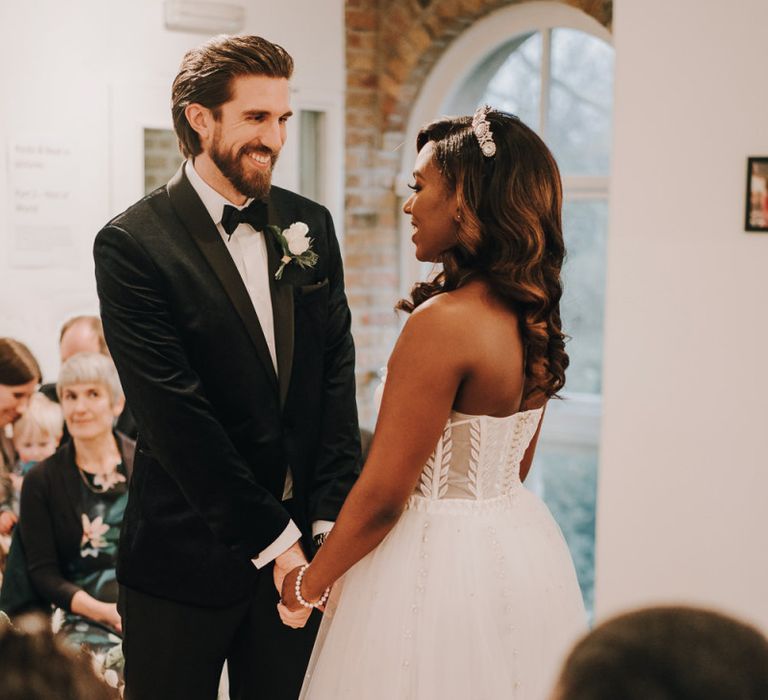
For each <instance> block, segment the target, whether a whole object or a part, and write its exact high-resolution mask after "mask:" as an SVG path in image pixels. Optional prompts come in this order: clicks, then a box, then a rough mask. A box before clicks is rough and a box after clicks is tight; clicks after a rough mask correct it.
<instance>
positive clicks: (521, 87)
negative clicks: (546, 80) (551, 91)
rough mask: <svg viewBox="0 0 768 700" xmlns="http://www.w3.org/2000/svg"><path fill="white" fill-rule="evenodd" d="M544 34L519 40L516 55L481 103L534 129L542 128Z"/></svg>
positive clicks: (496, 76)
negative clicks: (508, 114)
mask: <svg viewBox="0 0 768 700" xmlns="http://www.w3.org/2000/svg"><path fill="white" fill-rule="evenodd" d="M541 43H542V42H541V34H539V33H536V34H528V35H527V36H522V37H518V38H517V39H515V40H514V42H512V43H511V44H510V45H509V46H511V47H512V52H511V53H510V54H509V56H508V57H507V58H506V60H505V61H504V62H503V63H502V64H501V67H500V68H499V69H498V70H497V71H496V73H495V74H494V75H493V77H492V78H491V79H490V81H489V82H488V85H487V87H486V88H485V92H484V93H483V95H482V98H481V99H480V100H479V103H480V104H483V103H487V104H489V105H491V106H492V107H495V108H497V109H503V110H504V111H506V112H511V113H512V114H516V115H517V116H518V117H520V119H521V120H522V121H524V122H525V123H526V124H528V126H530V127H531V128H532V129H536V130H538V128H539V101H540V99H541Z"/></svg>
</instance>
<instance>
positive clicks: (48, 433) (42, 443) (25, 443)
mask: <svg viewBox="0 0 768 700" xmlns="http://www.w3.org/2000/svg"><path fill="white" fill-rule="evenodd" d="M63 427H64V418H63V416H62V415H61V407H60V406H59V405H58V404H57V403H54V402H53V401H50V400H48V399H47V398H45V395H43V394H41V393H39V392H38V393H35V394H32V396H31V397H30V399H29V406H28V407H27V410H26V412H25V413H24V415H23V416H22V417H21V418H19V420H17V421H16V422H15V423H14V424H13V447H14V449H15V450H16V454H17V455H18V460H17V462H16V464H15V465H14V467H13V470H12V472H11V474H10V479H11V482H12V484H13V489H12V491H13V493H12V495H11V496H10V497H8V498H7V499H6V500H5V502H3V503H1V504H0V510H6V509H8V508H11V509H12V512H13V514H14V515H17V514H18V512H19V494H20V493H21V482H22V479H23V478H24V475H25V474H26V473H27V472H28V471H29V470H30V469H31V468H32V467H33V466H34V465H35V464H37V463H38V462H41V461H42V460H44V459H46V458H47V457H50V456H51V455H52V454H53V453H54V452H56V449H57V448H58V446H59V441H60V440H61V434H62V430H63ZM9 533H10V529H6V528H5V527H4V526H3V523H0V534H2V535H7V534H9Z"/></svg>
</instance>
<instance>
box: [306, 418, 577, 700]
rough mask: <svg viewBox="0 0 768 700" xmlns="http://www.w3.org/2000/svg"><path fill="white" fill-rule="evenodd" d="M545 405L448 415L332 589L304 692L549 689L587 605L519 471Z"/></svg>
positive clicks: (372, 694)
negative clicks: (405, 497) (371, 546)
mask: <svg viewBox="0 0 768 700" xmlns="http://www.w3.org/2000/svg"><path fill="white" fill-rule="evenodd" d="M541 413H542V411H541V409H537V410H532V411H524V412H520V413H516V414H514V415H512V416H508V417H505V418H494V417H491V416H471V415H466V414H463V413H457V412H455V411H454V412H452V414H451V417H450V420H449V421H448V423H447V424H446V426H445V429H444V431H443V434H442V437H441V438H440V440H439V441H438V444H437V446H436V448H435V451H434V453H433V454H432V456H431V457H430V459H429V460H428V462H427V464H426V465H425V466H424V469H423V471H422V473H421V478H420V481H419V484H418V486H417V488H416V491H415V493H414V494H413V495H412V496H411V497H410V499H409V501H408V505H407V508H406V510H405V511H404V512H403V514H402V516H401V517H400V519H399V520H398V522H397V524H396V525H395V526H394V528H393V529H392V530H391V532H390V533H389V535H388V536H387V537H386V538H385V539H384V541H383V542H382V543H381V544H380V545H379V546H378V547H377V548H376V549H375V550H374V551H372V552H371V553H370V554H368V555H367V556H366V557H365V558H363V559H362V560H361V561H359V562H358V563H357V564H356V565H355V566H353V567H352V568H351V569H350V570H349V571H348V572H347V574H346V575H345V576H344V577H343V579H342V580H341V581H339V582H338V583H337V585H336V586H335V587H334V589H333V593H332V596H331V600H330V601H329V604H328V608H327V610H326V613H325V617H324V620H323V622H322V625H321V628H320V633H319V635H318V638H317V643H316V644H315V648H314V651H313V653H312V658H311V661H310V664H309V668H308V672H307V676H306V679H305V682H304V686H303V688H302V693H301V698H303V699H305V700H379V699H381V700H502V699H503V700H513V699H515V700H545V698H547V697H548V694H549V692H550V690H551V688H552V685H553V684H554V680H555V678H556V675H557V673H558V671H559V668H560V664H561V662H562V660H563V659H564V655H565V654H566V653H567V651H568V649H569V647H570V645H571V644H572V643H573V642H574V641H575V640H576V639H577V638H578V637H579V636H580V635H581V634H582V633H584V632H585V631H586V615H585V612H584V606H583V602H582V598H581V593H580V591H579V586H578V583H577V580H576V574H575V572H574V568H573V562H572V560H571V556H570V553H569V551H568V549H567V546H566V544H565V540H564V539H563V536H562V534H561V532H560V529H559V528H558V526H557V524H556V523H555V521H554V520H553V518H552V516H551V515H550V513H549V511H548V510H547V507H546V506H545V505H544V504H543V503H542V502H541V501H540V500H539V499H538V498H537V497H536V496H534V495H533V494H532V493H531V492H530V491H528V490H527V489H526V488H525V487H524V486H523V484H522V483H521V482H520V478H519V468H520V461H521V459H522V458H523V455H524V453H525V450H526V447H527V446H528V444H529V442H530V440H531V438H532V437H533V435H534V433H535V432H536V427H537V425H538V423H539V420H540V419H541Z"/></svg>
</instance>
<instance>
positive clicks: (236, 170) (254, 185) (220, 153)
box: [210, 132, 277, 199]
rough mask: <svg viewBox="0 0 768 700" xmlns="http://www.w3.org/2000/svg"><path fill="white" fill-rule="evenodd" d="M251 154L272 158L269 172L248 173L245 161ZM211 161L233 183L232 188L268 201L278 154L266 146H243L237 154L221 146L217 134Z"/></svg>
mask: <svg viewBox="0 0 768 700" xmlns="http://www.w3.org/2000/svg"><path fill="white" fill-rule="evenodd" d="M249 153H261V154H264V155H268V156H270V158H271V159H272V163H271V165H270V167H269V169H268V170H257V169H253V170H252V171H251V172H247V171H246V168H247V167H248V166H247V165H246V164H245V162H244V161H245V159H246V158H248V157H249V156H248V154H249ZM210 155H211V160H212V161H213V163H214V165H216V167H217V168H218V169H219V170H221V172H222V174H223V175H224V177H226V178H227V180H229V181H230V182H231V183H232V186H233V187H234V188H235V189H236V190H237V191H238V192H239V193H240V194H242V195H244V196H245V197H253V198H254V199H266V198H267V196H268V195H269V188H270V187H271V186H272V170H273V169H274V167H275V163H276V162H277V154H276V153H273V152H272V150H271V149H269V148H267V147H266V146H243V147H242V148H241V149H240V150H238V152H237V153H234V154H233V153H231V152H229V151H227V150H225V149H224V148H223V147H222V145H221V138H220V135H219V133H218V132H217V133H216V134H215V135H214V140H213V144H212V145H211V151H210Z"/></svg>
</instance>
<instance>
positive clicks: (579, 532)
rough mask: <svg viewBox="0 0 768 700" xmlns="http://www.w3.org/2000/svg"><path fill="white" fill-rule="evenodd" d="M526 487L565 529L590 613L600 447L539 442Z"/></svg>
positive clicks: (593, 585)
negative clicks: (558, 445) (573, 447)
mask: <svg viewBox="0 0 768 700" xmlns="http://www.w3.org/2000/svg"><path fill="white" fill-rule="evenodd" d="M544 429H546V420H545V421H544V427H543V429H542V430H544ZM526 486H527V487H528V488H530V489H531V490H532V491H533V492H534V493H536V494H538V495H539V496H540V497H541V498H542V499H543V500H544V502H545V503H546V504H547V507H548V508H549V510H550V511H551V512H552V515H553V516H554V518H555V520H556V521H557V524H558V525H559V526H560V529H561V530H562V531H563V535H564V536H565V539H566V541H567V542H568V548H569V549H570V550H571V556H573V563H574V565H575V566H576V574H577V575H578V577H579V585H580V586H581V593H582V595H583V596H584V604H585V605H586V607H587V610H588V611H589V613H590V614H591V612H592V605H593V599H594V587H595V501H596V494H597V450H596V449H595V450H589V449H580V450H574V449H568V447H567V446H563V447H562V448H558V447H554V446H548V445H545V444H541V445H539V447H538V449H537V450H536V456H535V458H534V464H533V467H532V469H531V473H530V476H529V477H528V479H526Z"/></svg>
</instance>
